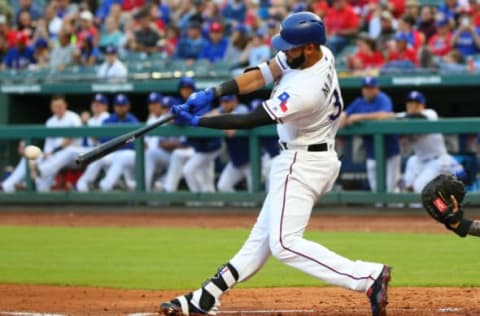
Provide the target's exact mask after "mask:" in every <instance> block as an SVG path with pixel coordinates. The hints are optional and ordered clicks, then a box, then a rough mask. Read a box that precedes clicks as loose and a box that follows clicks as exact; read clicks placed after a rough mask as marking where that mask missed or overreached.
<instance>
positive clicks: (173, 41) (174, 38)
mask: <svg viewBox="0 0 480 316" xmlns="http://www.w3.org/2000/svg"><path fill="white" fill-rule="evenodd" d="M179 36H180V30H179V29H178V27H177V26H175V25H169V26H167V30H166V32H165V45H164V47H163V51H164V52H165V53H166V54H167V56H168V57H173V55H174V54H175V50H176V49H177V45H178V38H179Z"/></svg>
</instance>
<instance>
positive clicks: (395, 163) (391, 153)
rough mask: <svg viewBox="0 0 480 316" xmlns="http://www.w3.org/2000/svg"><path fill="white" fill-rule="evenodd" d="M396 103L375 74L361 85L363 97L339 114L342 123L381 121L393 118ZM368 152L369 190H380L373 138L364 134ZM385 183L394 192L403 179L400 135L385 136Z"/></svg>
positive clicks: (341, 124)
mask: <svg viewBox="0 0 480 316" xmlns="http://www.w3.org/2000/svg"><path fill="white" fill-rule="evenodd" d="M392 112H393V104H392V100H391V99H390V97H389V96H388V95H387V94H385V93H384V92H382V91H381V90H380V88H379V87H378V84H377V79H376V78H374V77H365V78H364V79H363V84H362V97H359V98H357V99H355V100H354V101H353V102H352V103H351V104H350V105H349V106H348V107H347V109H346V110H345V112H342V114H341V116H340V126H342V127H343V126H345V125H352V124H355V123H357V122H361V121H371V120H381V119H385V118H388V117H391V114H392ZM363 144H364V146H365V151H366V153H367V162H366V167H367V176H368V182H369V184H370V189H371V190H372V191H373V192H376V191H377V179H376V162H375V155H374V152H373V137H372V136H371V135H369V136H363ZM385 155H386V158H387V162H386V171H387V173H386V186H387V192H395V191H396V189H397V184H398V181H399V180H400V163H401V157H400V145H399V142H398V136H397V135H392V136H386V137H385Z"/></svg>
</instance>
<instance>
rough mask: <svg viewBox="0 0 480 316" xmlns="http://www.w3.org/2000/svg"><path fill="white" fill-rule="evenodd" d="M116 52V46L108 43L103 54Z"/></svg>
mask: <svg viewBox="0 0 480 316" xmlns="http://www.w3.org/2000/svg"><path fill="white" fill-rule="evenodd" d="M116 53H117V48H116V47H115V46H113V45H108V46H107V47H106V48H105V54H116Z"/></svg>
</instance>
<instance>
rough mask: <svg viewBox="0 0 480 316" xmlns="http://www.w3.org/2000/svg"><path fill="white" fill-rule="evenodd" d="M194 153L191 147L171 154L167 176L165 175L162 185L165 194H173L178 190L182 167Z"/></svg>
mask: <svg viewBox="0 0 480 316" xmlns="http://www.w3.org/2000/svg"><path fill="white" fill-rule="evenodd" d="M194 152H195V151H194V150H193V148H191V147H188V148H177V149H175V150H174V151H173V152H172V156H171V157H170V164H169V165H168V169H167V174H166V175H165V183H164V184H163V188H164V190H165V191H166V192H175V191H177V190H178V184H179V183H180V180H181V179H182V172H183V166H185V164H186V162H187V160H188V159H189V158H190V157H192V156H193V154H194Z"/></svg>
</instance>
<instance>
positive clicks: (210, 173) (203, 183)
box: [183, 150, 220, 192]
mask: <svg viewBox="0 0 480 316" xmlns="http://www.w3.org/2000/svg"><path fill="white" fill-rule="evenodd" d="M218 155H220V150H216V151H213V152H209V153H201V152H195V153H194V154H193V155H192V157H190V159H188V161H187V162H186V163H185V166H184V167H183V176H184V177H185V181H186V182H187V185H188V188H189V189H190V191H191V192H215V163H214V162H215V158H217V157H218Z"/></svg>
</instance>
